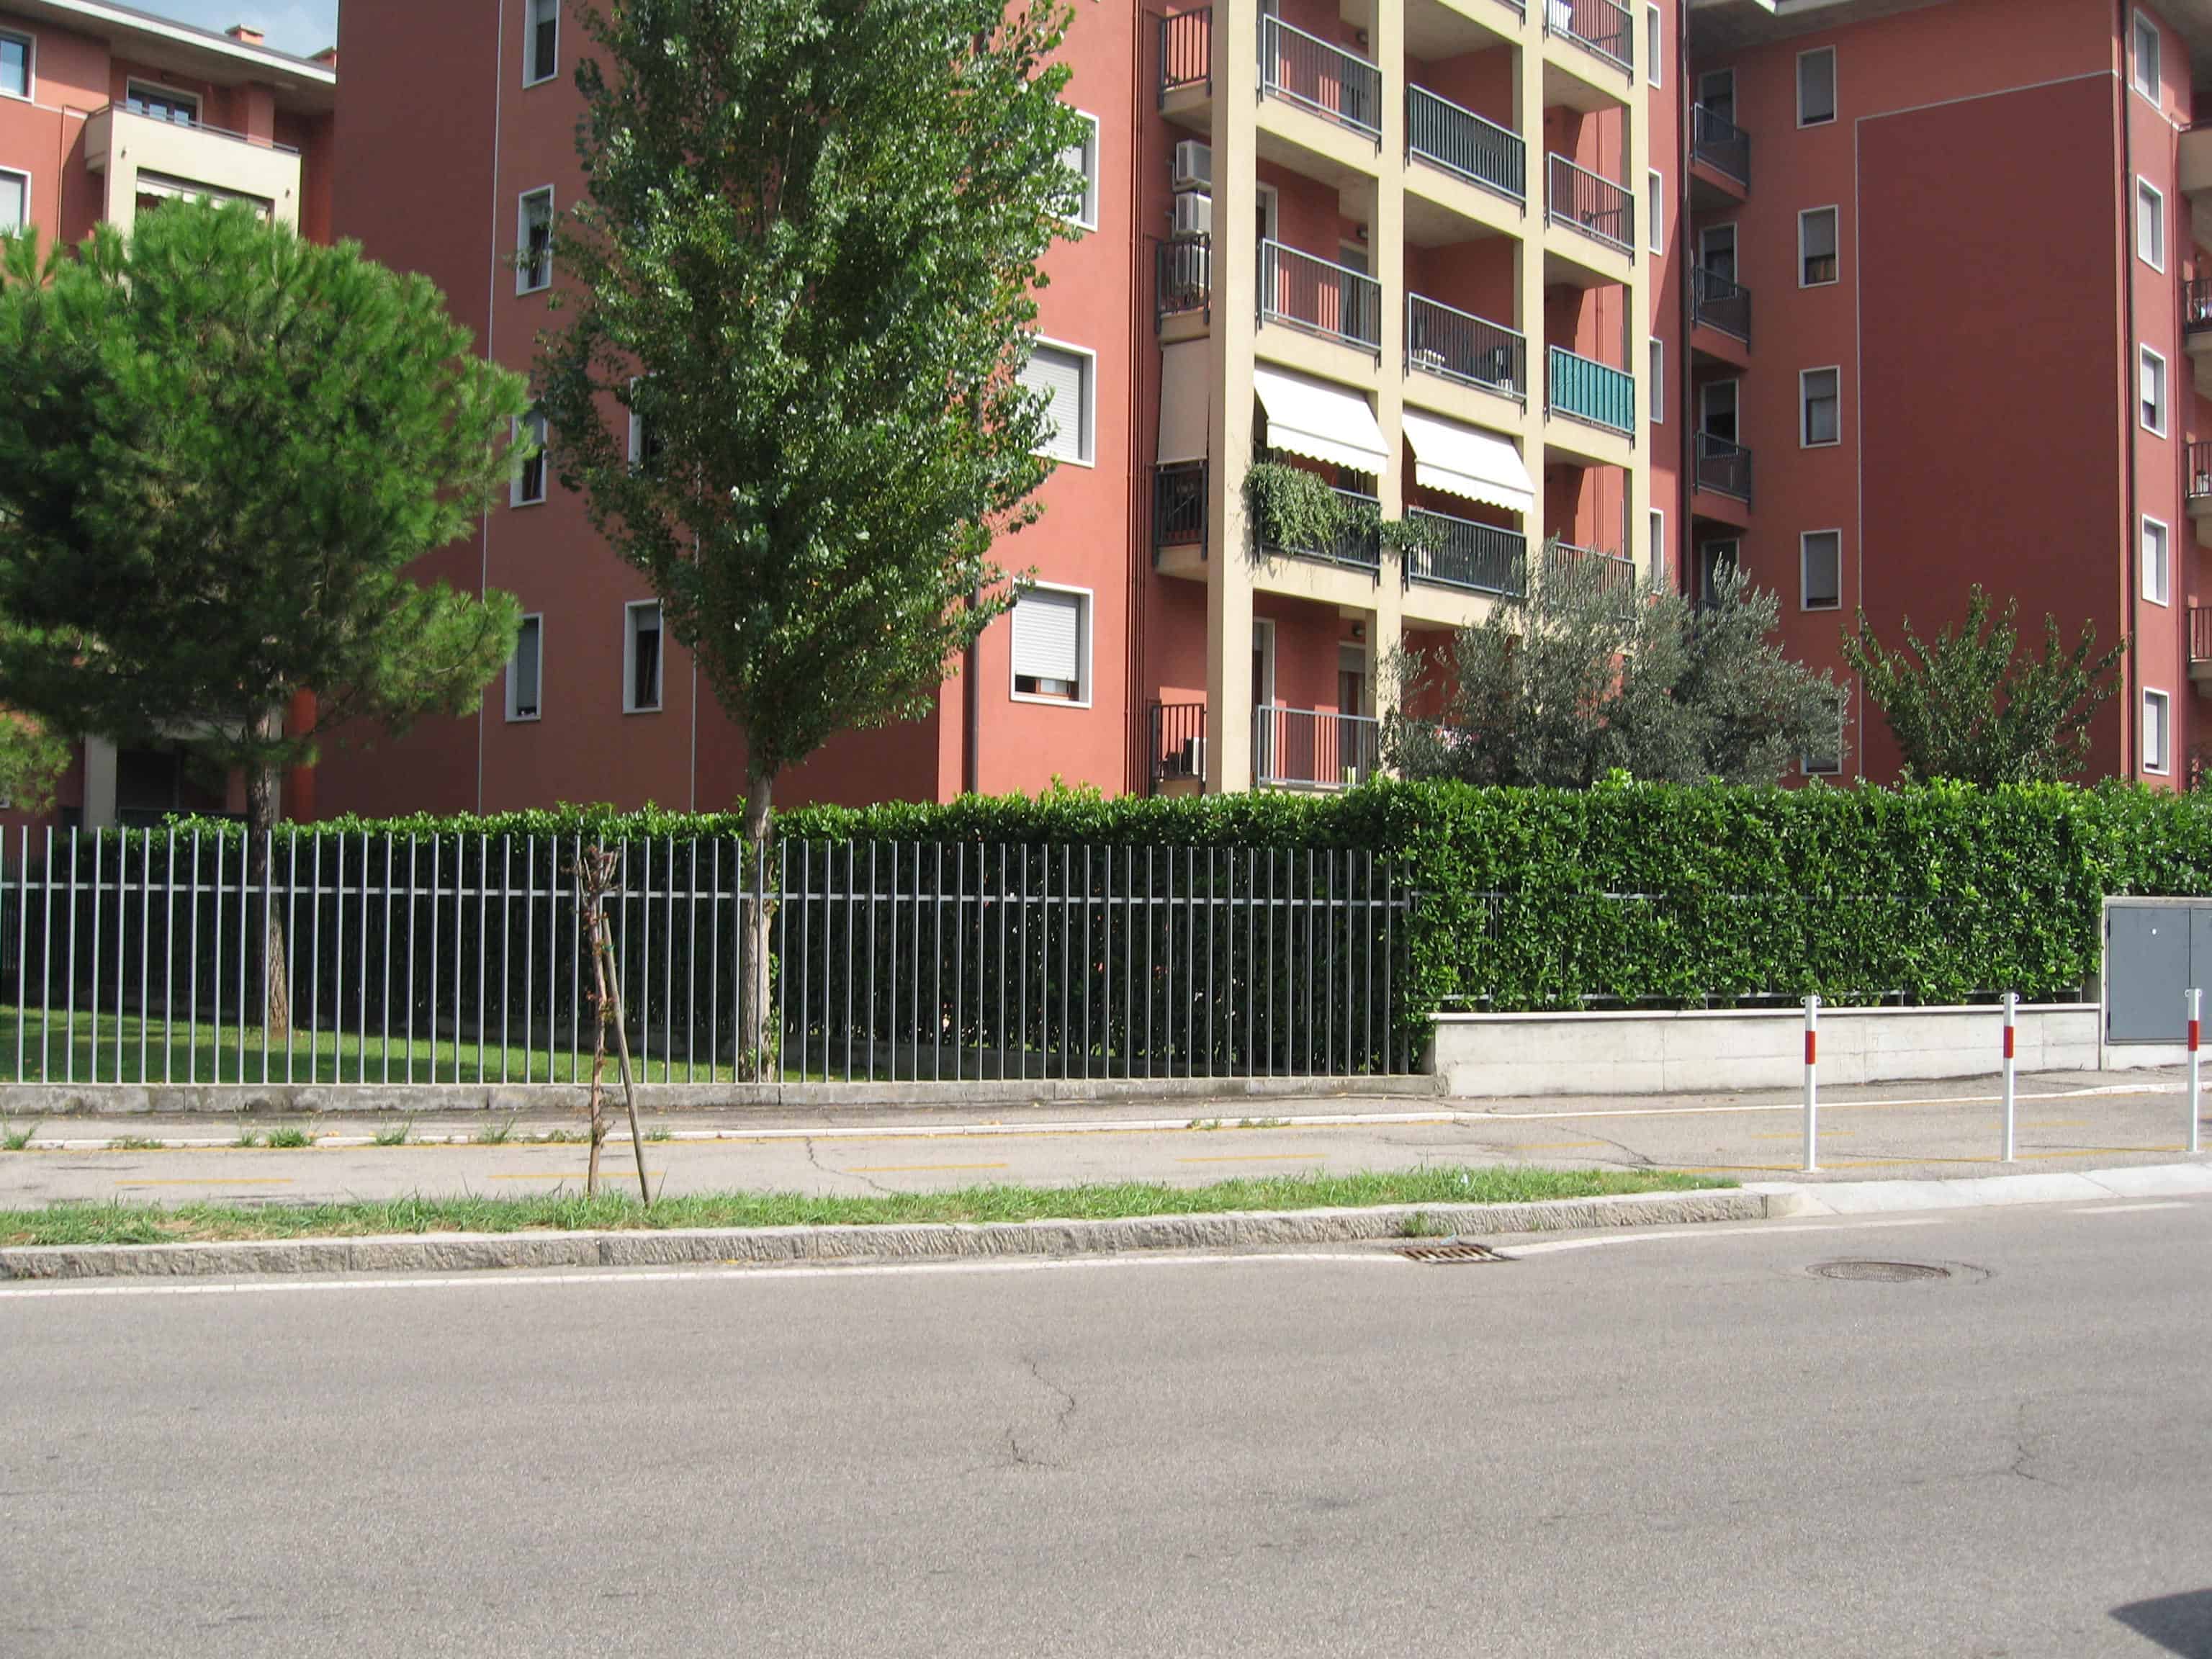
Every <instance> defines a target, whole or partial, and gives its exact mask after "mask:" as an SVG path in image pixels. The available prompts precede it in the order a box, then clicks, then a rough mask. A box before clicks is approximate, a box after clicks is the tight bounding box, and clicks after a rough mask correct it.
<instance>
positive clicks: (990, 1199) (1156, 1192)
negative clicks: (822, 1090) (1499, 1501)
mask: <svg viewBox="0 0 2212 1659" xmlns="http://www.w3.org/2000/svg"><path fill="white" fill-rule="evenodd" d="M623 1173H624V1170H623V1165H622V1163H621V1160H620V1159H619V1158H616V1159H614V1160H613V1162H612V1164H611V1172H610V1174H609V1176H608V1182H609V1185H610V1186H611V1187H613V1188H617V1192H615V1193H613V1194H605V1195H602V1196H600V1197H598V1198H584V1197H581V1196H563V1195H562V1194H557V1193H556V1194H544V1195H543V1196H530V1197H523V1198H401V1199H392V1200H383V1201H380V1202H373V1203H352V1204H300V1205H286V1204H271V1205H267V1206H258V1205H231V1204H183V1205H179V1206H175V1207H174V1208H168V1207H163V1206H155V1205H146V1204H57V1205H55V1206H52V1207H51V1208H49V1209H44V1210H0V1246H5V1245H20V1244H161V1243H191V1242H197V1241H204V1240H223V1239H251V1238H333V1237H368V1236H371V1235H376V1234H386V1233H430V1232H440V1233H442V1232H466V1233H510V1232H523V1231H529V1230H531V1229H533V1228H536V1229H549V1228H550V1229H563V1230H565V1229H578V1228H598V1229H606V1228H638V1229H649V1228H662V1229H666V1228H676V1227H790V1226H855V1225H866V1224H868V1223H872V1222H910V1221H1040V1220H1103V1219H1107V1218H1113V1217H1116V1216H1149V1215H1206V1214H1215V1213H1219V1212H1225V1211H1231V1210H1317V1209H1334V1208H1349V1207H1353V1206H1360V1205H1369V1204H1504V1203H1525V1202H1528V1201H1529V1200H1536V1199H1547V1198H1589V1197H1594V1196H1600V1195H1607V1194H1621V1193H1655V1192H1683V1191H1690V1190H1695V1189H1701V1188H1702V1189H1710V1188H1714V1187H1728V1186H1733V1185H1735V1183H1734V1182H1729V1181H1722V1180H1717V1179H1715V1178H1713V1177H1711V1176H1692V1175H1681V1174H1677V1173H1675V1172H1674V1171H1671V1170H1648V1171H1647V1170H1536V1169H1522V1168H1462V1167H1455V1166H1443V1167H1431V1168H1427V1169H1421V1170H1400V1171H1395V1172H1392V1171H1364V1172H1362V1173H1360V1174H1358V1175H1345V1176H1331V1175H1321V1176H1250V1177H1246V1178H1243V1179H1238V1180H1234V1181H1221V1182H1214V1183H1213V1184H1212V1185H1211V1186H1207V1187H1169V1186H1163V1185H1160V1184H1158V1183H1155V1182H1099V1183H1093V1184H1087V1185H1083V1186H1075V1187H1013V1186H984V1187H963V1188H956V1189H954V1190H951V1191H949V1192H939V1193H891V1194H884V1195H882V1196H879V1197H878V1196H870V1197H866V1198H831V1197H817V1196H814V1195H812V1194H805V1193H694V1194H683V1195H680V1196H678V1197H673V1198H664V1199H662V1200H659V1202H658V1203H656V1204H654V1205H653V1206H652V1207H651V1208H649V1209H648V1208H647V1207H645V1206H641V1205H640V1204H639V1203H638V1202H637V1200H635V1199H632V1198H624V1197H623V1196H620V1194H619V1188H620V1187H621V1183H622V1178H623Z"/></svg>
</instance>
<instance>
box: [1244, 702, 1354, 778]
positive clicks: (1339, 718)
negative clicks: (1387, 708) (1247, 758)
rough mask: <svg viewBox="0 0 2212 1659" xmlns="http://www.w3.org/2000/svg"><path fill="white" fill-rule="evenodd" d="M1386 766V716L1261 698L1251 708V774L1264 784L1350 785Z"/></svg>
mask: <svg viewBox="0 0 2212 1659" xmlns="http://www.w3.org/2000/svg"><path fill="white" fill-rule="evenodd" d="M1382 769H1383V722H1382V721H1380V720H1376V719H1375V718H1373V717H1372V716H1371V715H1367V714H1336V713H1334V711H1332V710H1329V709H1326V708H1281V707H1279V706H1277V705H1275V704H1272V703H1263V704H1262V705H1261V706H1260V707H1259V708H1255V709H1254V710H1253V711H1252V775H1253V779H1254V781H1255V782H1257V783H1258V784H1259V785H1260V787H1262V788H1278V789H1282V788H1288V789H1346V788H1349V787H1352V785H1353V784H1357V783H1364V782H1365V781H1367V780H1368V779H1370V778H1371V777H1373V776H1374V775H1376V773H1377V772H1379V771H1381V770H1382Z"/></svg>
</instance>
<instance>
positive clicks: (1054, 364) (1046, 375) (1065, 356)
mask: <svg viewBox="0 0 2212 1659" xmlns="http://www.w3.org/2000/svg"><path fill="white" fill-rule="evenodd" d="M1089 370H1090V362H1089V360H1088V359H1086V358H1085V357H1084V356H1082V355H1081V354H1079V353H1078V352H1073V351H1066V350H1063V349H1060V347H1058V346H1048V345H1040V346H1038V347H1037V348H1036V349H1035V350H1034V351H1032V352H1031V353H1030V361H1029V366H1028V367H1027V368H1024V369H1023V370H1022V384H1023V385H1024V386H1028V387H1030V388H1031V389H1032V390H1033V391H1037V392H1043V393H1044V394H1045V397H1046V399H1047V409H1046V414H1045V422H1046V425H1047V427H1048V432H1047V435H1046V437H1045V441H1044V447H1043V450H1042V453H1044V454H1047V455H1050V456H1052V457H1053V458H1054V459H1056V460H1062V461H1083V460H1088V459H1090V458H1091V434H1090V433H1089V431H1088V430H1086V426H1087V422H1085V419H1084V413H1085V409H1084V405H1085V404H1086V403H1087V402H1088V401H1089V400H1088V399H1087V398H1085V396H1084V395H1083V394H1084V381H1085V380H1086V379H1087V378H1088V375H1089Z"/></svg>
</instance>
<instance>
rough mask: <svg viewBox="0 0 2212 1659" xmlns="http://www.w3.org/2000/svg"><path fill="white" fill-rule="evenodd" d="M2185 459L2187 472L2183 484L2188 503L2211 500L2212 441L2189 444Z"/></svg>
mask: <svg viewBox="0 0 2212 1659" xmlns="http://www.w3.org/2000/svg"><path fill="white" fill-rule="evenodd" d="M2185 462H2186V465H2187V471H2186V476H2185V478H2184V481H2183V482H2184V485H2185V489H2187V492H2188V495H2189V499H2190V501H2191V502H2192V503H2194V502H2197V501H2207V500H2212V440H2208V441H2202V442H2198V443H2193V444H2191V445H2190V446H2189V447H2188V449H2187V450H2186V451H2185Z"/></svg>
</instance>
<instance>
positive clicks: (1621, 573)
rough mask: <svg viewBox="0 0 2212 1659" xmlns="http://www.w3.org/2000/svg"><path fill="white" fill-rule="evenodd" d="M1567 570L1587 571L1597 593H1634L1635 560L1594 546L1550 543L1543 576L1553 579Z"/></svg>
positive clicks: (1546, 553) (1546, 552) (1545, 551)
mask: <svg viewBox="0 0 2212 1659" xmlns="http://www.w3.org/2000/svg"><path fill="white" fill-rule="evenodd" d="M1567 570H1587V571H1589V572H1590V573H1591V574H1592V575H1593V576H1594V577H1595V580H1596V582H1597V586H1598V591H1599V592H1605V593H1633V592H1635V591H1636V563H1635V561H1634V560H1632V559H1629V558H1626V557H1624V556H1621V555H1620V554H1618V553H1607V552H1604V551H1601V550H1599V549H1597V548H1595V547H1577V546H1576V545H1575V544H1573V543H1572V542H1553V544H1551V545H1550V546H1549V547H1547V548H1546V549H1545V550H1544V574H1546V575H1547V576H1553V575H1557V574H1559V573H1561V572H1563V571H1567Z"/></svg>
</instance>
